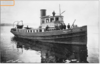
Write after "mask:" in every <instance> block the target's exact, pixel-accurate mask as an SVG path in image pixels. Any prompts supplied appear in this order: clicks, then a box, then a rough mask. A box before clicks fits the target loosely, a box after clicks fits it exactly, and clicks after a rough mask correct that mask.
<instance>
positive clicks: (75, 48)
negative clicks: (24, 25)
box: [0, 26, 97, 63]
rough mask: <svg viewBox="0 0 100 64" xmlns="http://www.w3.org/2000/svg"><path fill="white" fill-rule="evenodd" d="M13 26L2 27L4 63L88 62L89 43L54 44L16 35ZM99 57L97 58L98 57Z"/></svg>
mask: <svg viewBox="0 0 100 64" xmlns="http://www.w3.org/2000/svg"><path fill="white" fill-rule="evenodd" d="M11 28H12V27H10V26H9V27H7V26H3V27H1V29H0V30H1V40H0V49H1V53H0V54H1V62H2V63H8V62H12V63H17V62H18V63H67V62H71V63H76V62H79V63H87V62H89V61H88V60H87V58H88V49H87V45H68V44H54V43H48V42H45V43H44V42H38V41H33V40H28V39H22V38H18V37H15V36H14V35H13V34H11V33H10V29H11ZM96 59H97V58H96ZM96 61H97V60H96Z"/></svg>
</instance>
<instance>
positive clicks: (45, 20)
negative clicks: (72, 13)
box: [40, 9, 65, 29]
mask: <svg viewBox="0 0 100 64" xmlns="http://www.w3.org/2000/svg"><path fill="white" fill-rule="evenodd" d="M61 24H63V25H65V23H64V22H63V16H61V15H56V13H55V12H54V11H53V12H52V16H47V15H46V10H45V9H41V25H40V26H41V28H46V27H49V28H50V29H55V26H60V25H61Z"/></svg>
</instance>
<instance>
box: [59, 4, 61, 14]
mask: <svg viewBox="0 0 100 64" xmlns="http://www.w3.org/2000/svg"><path fill="white" fill-rule="evenodd" d="M59 15H61V9H60V4H59Z"/></svg>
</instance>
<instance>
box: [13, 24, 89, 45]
mask: <svg viewBox="0 0 100 64" xmlns="http://www.w3.org/2000/svg"><path fill="white" fill-rule="evenodd" d="M26 30H27V29H16V31H14V30H11V32H12V33H13V34H14V35H15V36H17V37H20V38H27V39H32V40H38V41H42V42H51V43H65V44H87V26H83V27H79V28H74V29H69V30H68V29H66V30H55V31H47V32H38V33H31V32H30V33H27V32H26Z"/></svg>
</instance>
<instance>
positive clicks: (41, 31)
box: [11, 9, 87, 45]
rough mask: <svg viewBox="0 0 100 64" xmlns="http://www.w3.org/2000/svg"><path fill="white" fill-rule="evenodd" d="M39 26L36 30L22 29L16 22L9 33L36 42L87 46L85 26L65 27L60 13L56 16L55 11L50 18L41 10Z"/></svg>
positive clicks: (44, 10) (22, 26)
mask: <svg viewBox="0 0 100 64" xmlns="http://www.w3.org/2000/svg"><path fill="white" fill-rule="evenodd" d="M40 12H41V17H40V26H39V28H37V29H33V28H30V27H28V26H27V27H24V25H23V21H20V22H22V25H19V22H17V25H16V27H13V28H11V33H13V34H14V35H15V36H16V37H20V38H25V39H31V40H37V41H42V42H51V43H63V44H79V45H86V44H87V26H86V25H84V26H81V27H78V26H77V25H74V23H75V21H76V20H74V22H73V24H72V25H70V24H68V25H66V24H65V23H64V21H63V16H62V14H61V13H60V14H59V15H56V13H55V11H53V12H52V16H50V15H46V9H41V10H40Z"/></svg>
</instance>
